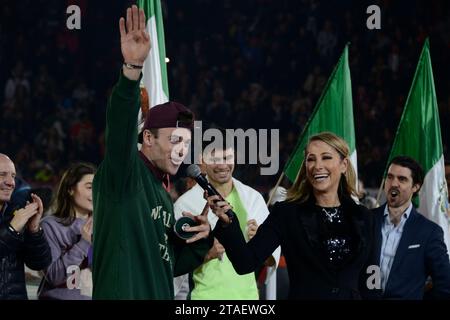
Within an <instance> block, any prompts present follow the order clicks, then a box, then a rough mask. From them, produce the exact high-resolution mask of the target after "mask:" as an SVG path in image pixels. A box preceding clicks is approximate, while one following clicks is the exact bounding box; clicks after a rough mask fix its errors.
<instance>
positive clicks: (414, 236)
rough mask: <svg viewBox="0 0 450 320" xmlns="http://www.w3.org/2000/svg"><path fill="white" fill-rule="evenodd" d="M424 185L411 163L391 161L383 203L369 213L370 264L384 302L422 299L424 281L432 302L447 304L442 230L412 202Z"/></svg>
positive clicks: (448, 277) (449, 282) (449, 280)
mask: <svg viewBox="0 0 450 320" xmlns="http://www.w3.org/2000/svg"><path fill="white" fill-rule="evenodd" d="M423 179H424V173H423V169H422V168H421V166H420V165H419V164H418V163H417V162H416V161H415V160H414V159H412V158H410V157H406V156H398V157H395V158H394V159H392V161H391V163H390V165H389V169H388V174H387V177H386V182H385V185H384V192H385V194H386V199H387V203H386V204H385V205H383V206H381V207H379V208H377V209H374V210H373V212H374V213H375V215H376V218H375V227H376V231H377V232H376V233H375V236H376V237H377V238H376V241H375V243H376V247H375V257H374V258H375V260H378V263H377V264H378V265H379V266H380V271H381V272H380V274H381V289H382V297H383V299H423V297H424V291H425V282H426V281H427V278H428V277H431V279H432V283H433V288H432V293H431V296H432V297H433V298H438V299H450V262H449V256H448V253H447V248H446V246H445V243H444V237H443V236H444V234H443V231H442V228H441V227H440V226H439V225H437V224H436V223H434V222H432V221H430V220H428V219H427V218H425V217H424V216H423V215H421V214H420V213H419V212H417V211H416V209H415V208H414V207H413V205H412V202H411V199H412V198H413V196H415V195H416V194H417V193H418V192H419V190H420V187H421V185H422V183H423Z"/></svg>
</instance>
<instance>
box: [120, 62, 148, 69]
mask: <svg viewBox="0 0 450 320" xmlns="http://www.w3.org/2000/svg"><path fill="white" fill-rule="evenodd" d="M123 65H124V66H125V68H127V69H131V70H133V69H138V70H141V69H142V68H143V66H138V65H136V64H131V63H126V62H124V63H123Z"/></svg>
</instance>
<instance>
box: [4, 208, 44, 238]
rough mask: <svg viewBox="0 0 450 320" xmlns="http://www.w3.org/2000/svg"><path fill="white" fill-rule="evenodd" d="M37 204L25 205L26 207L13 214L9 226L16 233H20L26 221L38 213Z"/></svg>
mask: <svg viewBox="0 0 450 320" xmlns="http://www.w3.org/2000/svg"><path fill="white" fill-rule="evenodd" d="M38 210H39V209H38V204H37V203H35V202H32V203H27V205H26V206H25V207H24V208H22V209H19V210H17V211H15V212H14V218H13V219H12V220H11V222H10V225H11V227H13V228H14V230H16V231H17V232H22V230H23V228H24V227H25V225H26V224H27V223H28V220H30V218H31V217H32V216H34V215H36V214H37V213H38Z"/></svg>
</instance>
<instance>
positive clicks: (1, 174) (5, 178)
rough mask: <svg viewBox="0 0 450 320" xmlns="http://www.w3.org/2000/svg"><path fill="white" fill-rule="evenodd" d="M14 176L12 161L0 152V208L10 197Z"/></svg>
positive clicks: (14, 169)
mask: <svg viewBox="0 0 450 320" xmlns="http://www.w3.org/2000/svg"><path fill="white" fill-rule="evenodd" d="M15 177H16V168H15V167H14V163H13V162H12V161H11V159H10V158H9V157H8V156H7V155H5V154H3V153H0V208H1V207H2V206H3V204H4V203H5V202H8V201H9V200H10V199H11V195H12V193H13V191H14V187H15V186H16V184H15V182H14V178H15Z"/></svg>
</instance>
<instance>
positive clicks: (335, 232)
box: [317, 206, 355, 269]
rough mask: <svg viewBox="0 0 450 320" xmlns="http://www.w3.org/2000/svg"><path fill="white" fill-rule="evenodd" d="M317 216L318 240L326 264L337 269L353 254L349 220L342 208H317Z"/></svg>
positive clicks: (352, 237)
mask: <svg viewBox="0 0 450 320" xmlns="http://www.w3.org/2000/svg"><path fill="white" fill-rule="evenodd" d="M317 208H318V210H319V212H320V214H319V226H320V227H319V230H320V231H319V233H320V236H319V239H320V243H321V247H322V250H323V253H324V256H325V258H326V259H327V262H328V263H329V264H330V266H331V267H333V268H336V269H339V268H341V267H342V266H343V265H344V264H345V263H346V262H348V261H349V260H350V259H351V258H352V256H353V254H354V253H355V236H354V233H353V228H352V226H351V222H350V219H349V218H348V216H347V215H345V213H344V212H343V210H342V208H341V207H340V206H339V207H332V208H324V207H320V206H317Z"/></svg>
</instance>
